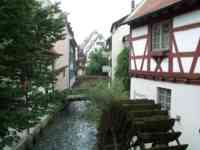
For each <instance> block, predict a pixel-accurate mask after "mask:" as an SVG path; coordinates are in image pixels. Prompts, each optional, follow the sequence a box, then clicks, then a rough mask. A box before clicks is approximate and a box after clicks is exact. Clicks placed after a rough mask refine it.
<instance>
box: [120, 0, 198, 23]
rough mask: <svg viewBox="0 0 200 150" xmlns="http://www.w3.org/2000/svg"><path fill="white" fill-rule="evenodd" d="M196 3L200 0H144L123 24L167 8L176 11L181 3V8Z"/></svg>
mask: <svg viewBox="0 0 200 150" xmlns="http://www.w3.org/2000/svg"><path fill="white" fill-rule="evenodd" d="M195 3H198V0H143V1H142V2H141V4H140V6H138V7H137V8H136V9H135V10H134V11H133V12H132V13H131V14H130V15H129V16H128V17H127V19H126V20H124V22H123V24H125V23H130V22H133V21H134V20H139V19H141V18H144V17H145V16H146V17H147V16H149V15H151V14H154V13H156V12H160V11H162V10H163V11H164V10H167V11H168V12H170V11H171V10H169V9H170V8H173V10H172V11H174V9H176V8H177V6H178V5H180V8H182V9H183V8H184V7H187V6H189V5H192V4H195ZM187 4H188V5H187ZM155 16H159V15H155Z"/></svg>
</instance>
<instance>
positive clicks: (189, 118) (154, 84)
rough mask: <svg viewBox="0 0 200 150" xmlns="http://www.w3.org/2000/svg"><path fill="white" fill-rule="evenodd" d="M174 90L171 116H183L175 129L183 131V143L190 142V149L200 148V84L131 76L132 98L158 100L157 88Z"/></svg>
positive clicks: (196, 149) (197, 149)
mask: <svg viewBox="0 0 200 150" xmlns="http://www.w3.org/2000/svg"><path fill="white" fill-rule="evenodd" d="M158 87H162V88H168V89H171V90H172V95H171V112H170V114H171V117H173V118H176V116H177V115H178V116H180V117H181V121H180V122H176V124H175V130H176V131H181V132H182V133H183V134H182V136H181V143H185V144H189V148H188V150H199V148H200V142H199V141H200V133H199V129H200V119H199V114H200V109H199V106H200V92H199V91H200V86H194V85H187V84H177V83H168V82H159V81H152V80H146V79H139V78H131V92H130V93H131V95H130V97H131V99H134V98H149V99H154V100H156V102H157V88H158Z"/></svg>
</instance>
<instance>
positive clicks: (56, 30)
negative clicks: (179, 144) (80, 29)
mask: <svg viewBox="0 0 200 150" xmlns="http://www.w3.org/2000/svg"><path fill="white" fill-rule="evenodd" d="M0 19H1V21H0V122H1V123H0V138H2V137H4V136H5V135H6V134H7V127H8V126H10V127H14V128H16V129H19V130H20V129H25V128H27V127H29V126H31V125H32V124H31V123H29V122H30V121H29V120H30V119H31V117H34V116H33V115H31V114H30V113H29V110H28V109H24V108H21V106H20V107H19V106H18V105H15V104H16V101H17V100H16V99H17V97H20V98H21V97H22V96H24V95H26V97H27V99H29V101H28V102H27V103H26V105H25V106H26V107H25V108H31V107H32V104H33V99H32V100H31V97H32V96H33V94H34V90H37V89H38V87H44V88H45V89H47V90H46V91H49V88H50V87H51V86H52V84H53V82H54V80H55V79H54V72H53V70H52V68H51V67H50V66H51V65H52V64H53V61H54V59H55V58H54V57H53V56H50V55H49V50H50V49H51V48H52V47H53V44H54V43H55V42H56V41H58V40H60V39H63V38H64V34H63V31H64V26H65V20H64V15H63V13H62V11H61V10H60V9H59V4H57V3H56V4H53V5H48V6H46V7H44V5H43V4H42V3H40V2H38V1H37V0H1V1H0ZM23 83H26V84H23ZM23 85H27V86H26V88H23ZM19 109H20V111H18V112H16V111H17V110H19ZM33 111H35V110H33ZM22 120H23V121H22ZM0 146H1V144H0Z"/></svg>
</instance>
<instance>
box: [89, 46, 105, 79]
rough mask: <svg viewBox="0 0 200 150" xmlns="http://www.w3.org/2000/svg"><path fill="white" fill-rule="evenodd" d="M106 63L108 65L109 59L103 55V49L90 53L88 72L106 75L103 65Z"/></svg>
mask: <svg viewBox="0 0 200 150" xmlns="http://www.w3.org/2000/svg"><path fill="white" fill-rule="evenodd" d="M104 65H108V59H107V58H106V57H104V56H103V49H96V50H95V51H93V52H91V53H90V56H89V63H88V66H87V68H86V72H87V74H89V75H105V73H103V72H102V67H103V66H104Z"/></svg>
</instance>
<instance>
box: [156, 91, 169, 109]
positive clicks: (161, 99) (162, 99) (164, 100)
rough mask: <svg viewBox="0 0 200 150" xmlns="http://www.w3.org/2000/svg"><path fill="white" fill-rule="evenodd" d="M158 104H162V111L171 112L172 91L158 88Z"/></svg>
mask: <svg viewBox="0 0 200 150" xmlns="http://www.w3.org/2000/svg"><path fill="white" fill-rule="evenodd" d="M158 103H160V104H161V108H162V110H168V111H169V110H170V105H171V90H170V89H165V88H158Z"/></svg>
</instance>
